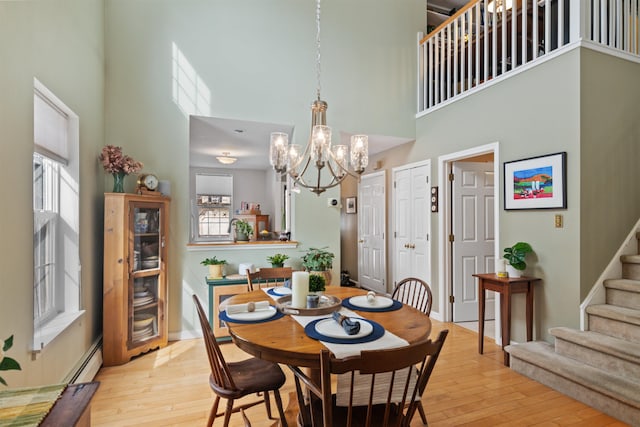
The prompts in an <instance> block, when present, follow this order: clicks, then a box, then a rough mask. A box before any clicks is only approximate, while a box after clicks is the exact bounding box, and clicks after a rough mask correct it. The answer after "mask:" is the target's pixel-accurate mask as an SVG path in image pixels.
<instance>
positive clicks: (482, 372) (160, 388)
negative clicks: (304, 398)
mask: <svg viewBox="0 0 640 427" xmlns="http://www.w3.org/2000/svg"><path fill="white" fill-rule="evenodd" d="M433 324H434V325H433V327H434V333H436V332H437V331H439V330H441V329H444V328H447V329H449V330H450V333H449V336H448V338H447V342H446V343H445V345H444V349H443V351H442V354H441V355H440V358H439V360H438V362H437V364H436V367H435V370H434V372H433V374H432V376H431V381H430V383H429V385H428V387H427V390H426V392H425V394H424V396H423V404H424V407H425V410H426V413H427V418H428V420H429V425H430V426H431V427H439V426H464V425H468V426H625V425H626V424H624V423H622V422H619V421H617V420H615V419H614V418H611V417H609V416H607V415H604V414H602V413H600V412H598V411H596V410H595V409H593V408H591V407H589V406H586V405H584V404H582V403H580V402H578V401H575V400H573V399H571V398H569V397H567V396H565V395H563V394H560V393H558V392H556V391H554V390H552V389H550V388H548V387H545V386H543V385H542V384H539V383H537V382H535V381H532V380H530V379H528V378H526V377H523V376H522V375H520V374H517V373H515V372H513V371H511V370H510V369H509V368H506V367H505V366H504V365H503V364H502V359H503V356H502V351H501V349H500V347H498V346H496V345H495V343H494V342H493V340H490V339H486V340H485V345H484V348H485V354H483V355H480V354H478V349H477V334H476V333H474V332H472V331H469V330H468V329H465V328H462V327H460V326H457V325H455V324H452V323H441V322H437V321H433ZM222 351H223V352H224V354H225V357H226V358H227V360H241V359H242V358H244V357H246V355H245V353H243V352H242V351H241V350H239V349H237V348H236V347H235V346H234V345H233V344H231V343H229V344H224V345H223V346H222ZM284 371H285V373H286V374H287V377H288V380H287V383H286V384H285V386H284V387H283V389H282V390H281V393H282V397H283V400H284V404H285V406H286V405H289V403H291V405H289V406H288V407H287V419H288V421H289V425H290V426H295V425H296V424H295V422H294V420H295V413H296V406H295V399H294V395H293V394H292V393H293V392H294V389H295V386H294V384H293V379H292V376H291V375H290V373H289V372H288V369H286V368H284ZM208 376H209V366H208V362H207V356H206V353H205V349H204V344H203V342H202V340H184V341H177V342H171V343H169V346H167V347H166V348H163V349H161V350H158V351H154V352H150V353H148V354H146V355H142V356H139V357H137V358H135V359H134V360H132V361H131V362H129V363H127V364H125V365H122V366H117V367H109V368H102V369H101V370H100V372H99V373H98V375H97V376H96V381H100V387H99V389H98V392H97V393H96V395H95V396H94V398H93V401H92V414H91V418H92V423H93V424H92V425H93V426H118V427H123V426H204V425H206V421H207V416H208V414H209V410H210V408H211V404H212V402H213V398H212V396H213V393H212V392H211V390H210V388H209V384H208ZM251 399H253V397H252V398H251ZM221 406H222V405H221ZM274 411H275V406H274ZM246 414H247V416H248V418H249V419H250V420H251V424H252V425H253V426H254V427H261V426H276V425H278V423H276V422H274V421H270V420H265V418H266V411H265V408H264V405H259V406H256V407H253V408H251V409H249V410H248V411H246ZM221 425H222V418H219V419H217V420H216V422H215V423H214V426H221ZM411 425H412V426H421V425H422V423H421V422H420V417H419V416H416V417H415V419H414V420H413V423H412V424H411ZM231 426H234V427H235V426H244V423H243V421H242V417H241V416H240V414H234V415H233V416H232V417H231Z"/></svg>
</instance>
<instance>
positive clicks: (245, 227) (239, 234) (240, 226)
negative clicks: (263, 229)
mask: <svg viewBox="0 0 640 427" xmlns="http://www.w3.org/2000/svg"><path fill="white" fill-rule="evenodd" d="M235 226H236V240H238V241H241V242H248V241H249V238H250V237H251V236H252V235H253V227H252V226H251V224H249V222H247V221H245V220H244V219H241V220H240V221H237V222H236V223H235Z"/></svg>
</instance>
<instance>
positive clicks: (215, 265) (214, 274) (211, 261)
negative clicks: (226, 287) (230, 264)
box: [200, 256, 227, 279]
mask: <svg viewBox="0 0 640 427" xmlns="http://www.w3.org/2000/svg"><path fill="white" fill-rule="evenodd" d="M226 263H227V261H226V260H224V259H218V258H216V257H215V256H214V257H213V258H205V259H203V260H202V261H200V264H202V265H207V266H209V277H211V278H212V279H222V277H223V276H224V274H223V271H222V270H223V267H224V265H225V264H226Z"/></svg>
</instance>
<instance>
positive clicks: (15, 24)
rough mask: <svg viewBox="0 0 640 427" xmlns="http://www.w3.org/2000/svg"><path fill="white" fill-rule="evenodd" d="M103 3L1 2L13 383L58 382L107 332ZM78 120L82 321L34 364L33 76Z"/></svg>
mask: <svg viewBox="0 0 640 427" xmlns="http://www.w3.org/2000/svg"><path fill="white" fill-rule="evenodd" d="M103 22H104V7H103V2H102V0H56V1H49V0H47V1H45V0H42V1H18V2H0V57H2V66H1V67H0V93H2V97H1V98H0V158H2V160H3V162H2V168H0V182H2V183H3V185H2V193H1V194H2V200H3V208H2V209H0V229H1V235H2V239H0V289H2V297H0V339H5V338H7V337H8V336H10V335H11V334H13V335H14V345H13V348H12V349H11V350H10V353H9V355H10V356H11V357H13V358H15V359H17V360H18V362H19V363H20V364H21V365H22V371H3V372H2V377H3V378H4V379H5V380H7V382H8V383H9V385H10V386H12V387H19V386H24V385H37V384H47V383H55V382H60V381H62V380H63V379H64V378H65V376H66V375H67V374H68V373H69V372H70V371H72V370H73V367H74V365H75V364H76V363H77V362H78V361H79V360H80V359H81V357H82V356H83V354H84V353H85V352H86V351H87V350H88V349H89V347H90V345H91V344H92V342H93V341H94V340H95V339H96V338H97V337H98V336H99V334H101V331H102V237H101V236H102V220H101V216H102V194H103V192H104V188H103V187H104V185H103V183H104V181H103V172H102V169H101V168H100V167H99V165H98V162H97V155H98V153H99V151H100V148H101V147H102V145H103V142H104V139H103V134H104V128H103V117H104V109H103V105H104V97H103V90H104V49H103V46H104V39H103V31H104V26H103ZM34 77H36V78H38V80H40V81H41V82H42V83H43V84H44V85H45V86H47V87H48V88H49V89H50V90H51V91H52V92H53V93H55V95H56V96H57V97H58V98H60V99H61V100H62V101H63V102H64V103H65V104H66V105H67V106H69V107H70V108H71V109H72V110H73V111H74V112H75V113H76V114H77V115H78V116H79V120H80V158H81V166H80V177H81V183H80V236H81V237H80V257H81V263H82V274H81V280H82V292H81V295H82V302H81V308H83V309H85V310H86V313H85V315H84V316H83V317H82V318H81V319H80V320H79V321H77V322H76V323H74V324H73V325H72V326H71V327H70V328H68V329H67V330H66V331H64V332H63V333H62V335H60V337H59V338H58V339H56V340H55V341H53V342H52V343H51V344H50V345H48V346H47V347H45V349H44V350H43V351H42V352H41V353H40V354H38V355H37V356H36V357H35V359H34V360H32V354H31V352H30V351H29V348H30V344H29V343H30V340H31V336H32V333H33V202H32V196H31V195H32V182H33V177H32V163H33V78H34Z"/></svg>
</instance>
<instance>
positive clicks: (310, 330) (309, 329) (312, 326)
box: [304, 317, 384, 344]
mask: <svg viewBox="0 0 640 427" xmlns="http://www.w3.org/2000/svg"><path fill="white" fill-rule="evenodd" d="M325 319H330V317H324V318H322V319H317V320H313V321H311V322H309V323H308V324H307V326H305V327H304V332H305V333H306V334H307V336H308V337H309V338H313V339H314V340H318V341H324V342H330V343H334V344H361V343H363V342H370V341H375V340H377V339H378V338H380V337H382V336H383V335H384V328H383V327H382V325H381V324H379V323H377V322H374V321H373V320H369V319H361V318H358V320H359V321H361V322H362V321H364V322H369V323H371V326H373V332H371V333H370V334H369V335H367V336H366V337H361V338H353V339H351V338H334V337H328V336H326V335H322V334H321V333H319V332H318V331H316V323H318V322H319V321H321V320H325Z"/></svg>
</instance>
